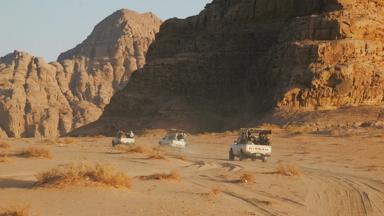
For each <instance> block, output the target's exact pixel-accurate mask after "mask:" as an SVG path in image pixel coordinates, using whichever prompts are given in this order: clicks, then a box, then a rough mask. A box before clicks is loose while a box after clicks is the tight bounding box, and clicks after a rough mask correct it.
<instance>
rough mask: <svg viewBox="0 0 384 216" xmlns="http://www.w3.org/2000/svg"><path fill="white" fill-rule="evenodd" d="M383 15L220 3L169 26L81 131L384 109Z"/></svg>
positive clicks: (344, 6) (343, 2)
mask: <svg viewBox="0 0 384 216" xmlns="http://www.w3.org/2000/svg"><path fill="white" fill-rule="evenodd" d="M382 11H384V6H383V2H382V1H381V0H353V1H352V0H214V1H213V2H212V3H210V4H208V5H207V6H206V8H205V9H204V10H203V11H202V12H201V13H200V14H199V15H197V16H194V17H189V18H187V19H170V20H167V21H166V22H165V23H163V24H162V26H161V29H160V32H159V34H158V36H157V37H156V40H155V42H154V43H153V45H152V46H151V48H150V50H149V52H148V54H147V64H146V65H145V66H144V67H143V68H142V69H140V70H139V71H138V72H136V73H135V74H134V75H133V76H132V78H131V80H130V81H129V85H127V87H125V88H124V89H123V90H122V91H120V92H118V93H117V94H116V95H115V96H114V97H113V99H112V100H111V103H110V104H109V105H108V106H107V107H106V109H105V112H104V114H103V115H102V117H101V119H100V120H99V121H97V122H95V123H93V124H91V125H89V126H87V127H84V128H82V129H81V130H79V131H78V132H79V133H86V132H91V131H92V133H108V132H110V133H112V132H113V131H114V130H116V129H117V128H127V127H134V128H167V127H180V128H185V129H189V130H195V131H204V130H207V129H213V130H225V129H228V128H231V127H238V126H240V125H244V122H247V121H252V120H254V119H256V118H258V117H260V116H264V114H266V113H270V112H271V111H273V110H276V109H278V110H280V111H281V110H286V111H299V112H302V111H314V110H332V109H338V108H341V107H346V106H362V105H383V104H384V103H383V100H384V67H383V64H384V61H383V56H384V52H383V51H384V49H383V40H384V35H383V34H384V29H383V28H384V25H383V23H384V15H383V13H382ZM80 131H82V132H80Z"/></svg>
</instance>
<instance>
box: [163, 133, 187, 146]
mask: <svg viewBox="0 0 384 216" xmlns="http://www.w3.org/2000/svg"><path fill="white" fill-rule="evenodd" d="M159 145H161V146H170V147H174V148H186V147H187V135H186V134H185V133H183V132H179V133H169V134H167V135H166V136H165V137H163V138H162V139H161V140H160V141H159Z"/></svg>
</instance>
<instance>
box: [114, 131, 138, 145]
mask: <svg viewBox="0 0 384 216" xmlns="http://www.w3.org/2000/svg"><path fill="white" fill-rule="evenodd" d="M133 144H135V134H134V133H133V132H132V131H131V132H130V133H124V132H122V131H119V132H118V133H117V135H116V137H114V138H113V139H112V147H115V146H117V145H133Z"/></svg>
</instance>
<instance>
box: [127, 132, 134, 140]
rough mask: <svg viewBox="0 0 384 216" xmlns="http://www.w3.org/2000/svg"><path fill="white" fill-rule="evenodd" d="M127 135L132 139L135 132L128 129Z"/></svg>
mask: <svg viewBox="0 0 384 216" xmlns="http://www.w3.org/2000/svg"><path fill="white" fill-rule="evenodd" d="M127 137H128V138H131V139H133V138H135V134H134V133H133V131H130V132H129V133H127Z"/></svg>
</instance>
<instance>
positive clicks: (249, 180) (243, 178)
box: [240, 173, 255, 184]
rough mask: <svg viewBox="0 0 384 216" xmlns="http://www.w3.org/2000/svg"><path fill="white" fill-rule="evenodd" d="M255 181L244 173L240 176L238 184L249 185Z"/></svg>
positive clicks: (251, 175)
mask: <svg viewBox="0 0 384 216" xmlns="http://www.w3.org/2000/svg"><path fill="white" fill-rule="evenodd" d="M254 181H255V176H254V175H253V174H251V173H244V174H242V175H241V176H240V182H241V183H243V184H250V183H253V182H254Z"/></svg>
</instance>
